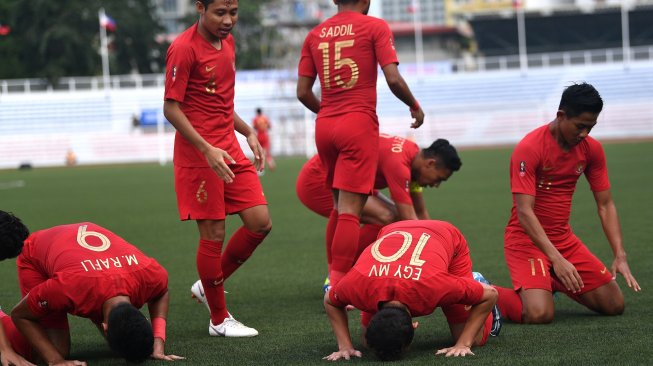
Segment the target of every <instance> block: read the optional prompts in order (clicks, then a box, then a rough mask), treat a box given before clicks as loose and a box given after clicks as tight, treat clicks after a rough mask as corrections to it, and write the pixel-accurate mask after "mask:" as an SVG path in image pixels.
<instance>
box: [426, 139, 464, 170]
mask: <svg viewBox="0 0 653 366" xmlns="http://www.w3.org/2000/svg"><path fill="white" fill-rule="evenodd" d="M422 152H423V154H424V157H425V158H434V159H436V160H437V161H438V163H439V164H442V165H444V166H445V167H446V168H447V169H449V170H451V171H452V172H457V171H458V170H459V169H460V167H461V166H462V165H463V163H462V162H461V161H460V157H459V156H458V151H456V148H455V147H453V145H451V144H450V143H449V141H448V140H445V139H437V140H435V141H434V142H433V143H432V144H431V146H429V147H428V148H426V149H422Z"/></svg>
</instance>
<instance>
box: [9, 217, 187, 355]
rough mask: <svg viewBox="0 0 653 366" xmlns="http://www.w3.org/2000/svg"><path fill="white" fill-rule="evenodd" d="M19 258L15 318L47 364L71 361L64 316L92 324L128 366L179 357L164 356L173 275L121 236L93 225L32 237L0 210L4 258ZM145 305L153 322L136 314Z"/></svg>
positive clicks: (62, 228)
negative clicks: (128, 362)
mask: <svg viewBox="0 0 653 366" xmlns="http://www.w3.org/2000/svg"><path fill="white" fill-rule="evenodd" d="M16 256H18V259H17V260H16V265H17V267H18V281H19V283H20V290H21V294H22V296H23V299H22V300H21V301H20V302H19V303H18V304H17V305H16V306H15V307H14V309H13V310H12V312H11V317H12V320H13V323H14V324H15V326H16V328H18V330H19V331H20V332H21V333H22V334H23V336H24V337H25V338H26V339H27V340H28V341H29V343H30V344H31V346H32V347H33V348H34V351H35V352H36V354H38V356H39V357H40V358H42V359H43V360H44V361H45V362H46V363H48V364H49V365H54V364H67V362H68V361H65V357H67V355H68V353H69V351H70V329H69V327H68V318H67V314H73V315H77V316H80V317H84V318H89V319H90V320H91V321H92V322H93V323H94V324H95V325H96V326H97V327H98V328H99V329H100V331H101V332H102V334H104V335H105V336H106V339H107V341H108V343H109V347H111V349H112V350H114V351H116V352H117V353H118V354H120V355H121V356H122V357H124V358H125V359H127V360H128V361H130V362H142V361H144V360H145V359H147V358H148V357H150V356H151V357H153V358H155V359H160V360H168V361H173V360H178V359H182V357H179V356H175V355H166V354H165V353H164V343H165V338H166V337H165V333H166V317H167V315H168V302H169V294H168V273H167V272H166V270H165V269H163V267H161V266H160V265H159V263H157V262H156V261H155V260H154V259H152V258H149V257H147V256H145V255H144V254H143V253H141V252H140V251H139V250H138V249H137V248H136V247H134V246H133V245H131V244H129V243H128V242H126V241H125V240H124V239H122V238H121V237H119V236H118V235H116V234H114V233H112V232H111V231H109V230H107V229H105V228H103V227H100V226H98V225H96V224H93V223H90V222H83V223H78V224H70V225H61V226H55V227H52V228H49V229H45V230H41V231H37V232H35V233H33V234H31V235H29V231H28V229H27V227H25V225H24V224H23V223H22V222H21V221H20V219H18V218H16V217H15V216H14V215H12V214H10V213H7V212H4V211H0V260H4V259H7V258H13V257H16ZM146 303H147V306H148V310H149V313H150V317H151V319H152V322H151V324H150V321H148V320H147V319H146V318H145V317H144V316H143V314H142V313H141V312H140V311H139V310H138V309H139V308H140V307H142V306H143V305H144V304H146ZM3 323H4V322H3ZM3 325H4V324H3ZM12 338H14V337H12ZM17 348H18V347H17ZM22 353H23V356H28V357H29V355H27V354H26V353H29V352H27V351H24V352H22ZM71 362H76V363H78V364H85V363H83V362H81V363H80V361H71Z"/></svg>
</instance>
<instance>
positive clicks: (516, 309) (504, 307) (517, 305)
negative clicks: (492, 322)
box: [492, 286, 523, 323]
mask: <svg viewBox="0 0 653 366" xmlns="http://www.w3.org/2000/svg"><path fill="white" fill-rule="evenodd" d="M492 287H494V288H495V289H496V290H497V291H498V292H499V300H497V305H499V310H500V311H501V316H503V317H505V318H508V319H510V321H511V322H514V323H521V322H522V310H523V304H522V302H521V297H520V296H519V294H518V293H517V291H515V290H513V289H511V288H505V287H499V286H492Z"/></svg>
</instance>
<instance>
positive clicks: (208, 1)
mask: <svg viewBox="0 0 653 366" xmlns="http://www.w3.org/2000/svg"><path fill="white" fill-rule="evenodd" d="M197 1H199V2H201V3H202V5H204V8H208V7H209V5H211V3H212V2H213V0H197Z"/></svg>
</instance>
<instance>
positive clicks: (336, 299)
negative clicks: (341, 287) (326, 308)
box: [329, 288, 348, 308]
mask: <svg viewBox="0 0 653 366" xmlns="http://www.w3.org/2000/svg"><path fill="white" fill-rule="evenodd" d="M329 301H331V305H333V306H336V307H339V308H341V307H344V306H347V304H348V302H347V300H346V299H342V298H341V296H339V295H338V293H337V292H336V290H335V289H334V288H332V289H331V290H330V291H329Z"/></svg>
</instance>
